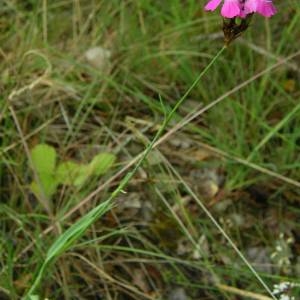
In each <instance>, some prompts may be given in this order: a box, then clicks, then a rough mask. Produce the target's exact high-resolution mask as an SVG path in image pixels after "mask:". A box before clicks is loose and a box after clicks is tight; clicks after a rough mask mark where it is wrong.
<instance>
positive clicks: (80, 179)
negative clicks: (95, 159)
mask: <svg viewBox="0 0 300 300" xmlns="http://www.w3.org/2000/svg"><path fill="white" fill-rule="evenodd" d="M91 174H92V170H91V168H90V166H89V165H79V167H78V173H77V176H76V178H75V180H74V183H73V184H74V185H75V186H78V187H79V186H81V185H83V184H84V183H85V182H86V180H87V179H88V178H89V177H90V175H91Z"/></svg>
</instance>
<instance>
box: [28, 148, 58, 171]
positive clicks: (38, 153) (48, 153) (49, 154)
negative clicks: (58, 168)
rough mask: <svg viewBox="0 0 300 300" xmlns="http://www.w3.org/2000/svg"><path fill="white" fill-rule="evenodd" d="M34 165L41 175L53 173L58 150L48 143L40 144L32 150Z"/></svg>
mask: <svg viewBox="0 0 300 300" xmlns="http://www.w3.org/2000/svg"><path fill="white" fill-rule="evenodd" d="M31 160H32V163H33V167H34V169H35V170H36V172H37V173H38V175H39V176H43V175H44V174H47V175H49V174H53V172H54V169H55V162H56V151H55V149H54V148H53V147H51V146H49V145H46V144H38V145H36V146H35V147H34V148H33V149H32V150H31Z"/></svg>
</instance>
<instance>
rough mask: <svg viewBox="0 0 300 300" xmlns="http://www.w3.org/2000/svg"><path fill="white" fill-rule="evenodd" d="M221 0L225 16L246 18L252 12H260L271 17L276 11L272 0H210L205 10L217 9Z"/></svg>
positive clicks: (222, 11)
mask: <svg viewBox="0 0 300 300" xmlns="http://www.w3.org/2000/svg"><path fill="white" fill-rule="evenodd" d="M221 2H224V3H223V5H222V9H221V15H222V16H223V17H225V18H229V19H231V18H235V17H240V18H245V17H246V16H247V15H249V14H252V13H259V14H260V15H262V16H264V17H271V16H273V15H274V14H275V13H276V8H275V6H274V5H273V3H272V0H210V1H209V2H208V3H207V4H206V6H205V10H210V11H212V10H215V9H216V8H217V7H218V6H219V5H220V4H221Z"/></svg>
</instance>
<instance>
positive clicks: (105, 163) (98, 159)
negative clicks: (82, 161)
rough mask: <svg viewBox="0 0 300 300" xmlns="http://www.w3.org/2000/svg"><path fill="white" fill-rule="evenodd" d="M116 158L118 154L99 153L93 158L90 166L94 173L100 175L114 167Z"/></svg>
mask: <svg viewBox="0 0 300 300" xmlns="http://www.w3.org/2000/svg"><path fill="white" fill-rule="evenodd" d="M115 160H116V156H115V155H114V154H112V153H99V154H97V155H96V156H95V157H94V158H93V159H92V161H91V162H90V164H89V166H90V167H91V169H92V173H93V174H95V175H97V176H99V175H103V174H105V173H106V172H107V171H108V170H109V169H110V168H111V167H112V165H113V163H114V162H115Z"/></svg>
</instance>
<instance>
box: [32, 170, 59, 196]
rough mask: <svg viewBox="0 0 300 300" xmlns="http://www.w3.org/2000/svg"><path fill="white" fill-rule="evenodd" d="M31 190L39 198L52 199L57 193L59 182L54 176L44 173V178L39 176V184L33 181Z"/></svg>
mask: <svg viewBox="0 0 300 300" xmlns="http://www.w3.org/2000/svg"><path fill="white" fill-rule="evenodd" d="M30 188H31V190H32V192H33V193H34V194H35V195H36V196H37V197H42V196H46V197H47V198H50V197H51V196H52V195H53V194H54V193H55V191H56V188H57V182H56V180H55V178H54V176H52V175H49V174H45V173H44V174H43V176H42V175H40V176H39V183H37V182H35V181H33V182H32V183H31V185H30Z"/></svg>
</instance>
